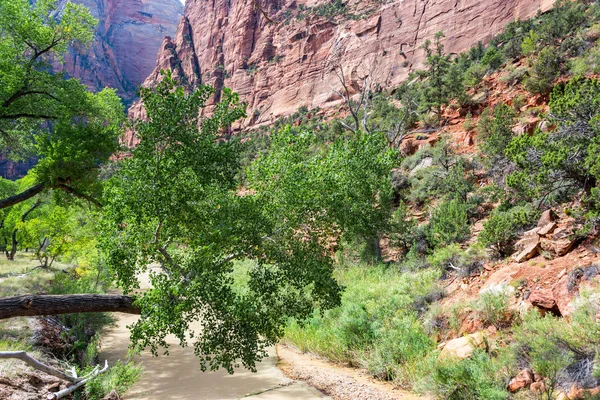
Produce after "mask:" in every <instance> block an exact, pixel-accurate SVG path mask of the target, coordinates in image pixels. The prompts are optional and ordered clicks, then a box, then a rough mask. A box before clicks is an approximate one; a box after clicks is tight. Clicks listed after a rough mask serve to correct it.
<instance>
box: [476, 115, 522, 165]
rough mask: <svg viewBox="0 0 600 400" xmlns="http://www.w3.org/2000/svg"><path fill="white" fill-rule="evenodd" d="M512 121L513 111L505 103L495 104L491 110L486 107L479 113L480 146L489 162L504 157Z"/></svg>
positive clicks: (510, 135) (493, 162)
mask: <svg viewBox="0 0 600 400" xmlns="http://www.w3.org/2000/svg"><path fill="white" fill-rule="evenodd" d="M514 121H515V113H514V111H513V110H511V109H510V107H509V106H507V105H506V104H499V105H497V106H496V107H495V108H494V110H493V111H491V110H490V109H489V108H486V109H485V111H484V112H483V114H482V115H481V118H480V119H479V123H478V125H477V128H478V130H479V133H480V135H481V139H482V143H481V145H480V148H481V151H482V153H483V154H484V155H485V156H486V157H487V158H488V160H489V162H490V163H492V164H495V163H497V162H498V158H503V159H505V158H506V157H505V156H504V150H505V149H506V146H507V145H508V143H510V141H511V139H512V136H513V132H512V126H513V124H514ZM490 166H491V165H488V167H490Z"/></svg>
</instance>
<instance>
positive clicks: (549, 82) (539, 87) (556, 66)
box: [524, 46, 562, 94]
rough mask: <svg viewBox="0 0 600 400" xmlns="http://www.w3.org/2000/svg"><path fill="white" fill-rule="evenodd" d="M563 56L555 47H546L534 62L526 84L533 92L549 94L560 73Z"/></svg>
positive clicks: (526, 87)
mask: <svg viewBox="0 0 600 400" xmlns="http://www.w3.org/2000/svg"><path fill="white" fill-rule="evenodd" d="M561 63H562V57H561V55H560V53H559V52H558V50H556V48H554V47H551V46H549V47H545V48H544V49H543V50H542V51H540V54H539V55H538V58H537V59H536V60H535V62H534V63H533V66H532V67H531V70H530V71H529V77H528V78H527V79H526V80H525V82H524V86H525V89H527V90H528V91H529V92H531V93H533V94H547V93H548V92H550V90H551V89H552V87H553V86H554V81H555V80H556V78H558V76H559V75H560V68H561Z"/></svg>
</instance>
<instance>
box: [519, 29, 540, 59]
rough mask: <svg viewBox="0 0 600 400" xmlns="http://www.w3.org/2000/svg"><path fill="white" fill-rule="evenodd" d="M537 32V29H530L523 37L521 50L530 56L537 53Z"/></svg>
mask: <svg viewBox="0 0 600 400" xmlns="http://www.w3.org/2000/svg"><path fill="white" fill-rule="evenodd" d="M537 41H538V39H537V34H536V33H535V31H533V30H531V31H529V35H527V36H525V38H523V42H522V43H521V50H522V52H523V54H524V55H525V56H530V55H532V54H533V53H535V50H536V47H537Z"/></svg>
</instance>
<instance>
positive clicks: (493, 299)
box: [475, 290, 512, 329]
mask: <svg viewBox="0 0 600 400" xmlns="http://www.w3.org/2000/svg"><path fill="white" fill-rule="evenodd" d="M509 303H510V294H509V292H508V290H488V291H486V292H484V293H481V294H480V295H479V299H477V302H476V303H475V309H476V311H477V313H478V314H479V318H480V319H481V322H483V323H484V324H489V325H494V326H495V327H496V328H499V329H500V328H503V327H506V326H508V325H510V322H511V318H512V313H511V311H510V310H509V309H508V306H509Z"/></svg>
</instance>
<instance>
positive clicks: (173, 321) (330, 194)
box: [100, 74, 390, 372]
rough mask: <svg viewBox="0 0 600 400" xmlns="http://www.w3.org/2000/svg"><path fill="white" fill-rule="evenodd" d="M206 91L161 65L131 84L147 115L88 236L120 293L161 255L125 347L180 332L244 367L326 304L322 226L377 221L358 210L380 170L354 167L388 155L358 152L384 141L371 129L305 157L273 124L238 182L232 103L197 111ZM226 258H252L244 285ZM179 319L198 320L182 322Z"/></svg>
mask: <svg viewBox="0 0 600 400" xmlns="http://www.w3.org/2000/svg"><path fill="white" fill-rule="evenodd" d="M213 93H214V90H213V89H212V88H210V87H208V86H201V87H200V88H198V89H197V90H196V91H193V92H191V93H186V92H185V91H184V89H183V88H182V87H179V86H177V85H176V83H175V82H174V80H173V79H172V78H171V77H170V76H169V75H168V74H167V75H166V76H165V77H164V79H163V80H162V82H161V83H160V84H159V85H158V86H157V87H156V88H153V89H150V88H145V89H142V90H141V96H142V100H143V102H144V106H145V109H146V113H147V120H145V121H137V122H136V123H135V131H136V134H137V137H138V138H139V140H140V142H139V145H138V146H137V147H136V148H135V149H132V150H131V156H130V157H128V158H126V159H125V160H123V161H121V162H120V163H119V168H118V169H117V171H116V172H115V174H114V176H113V177H112V178H111V179H110V181H109V183H108V185H107V189H106V205H105V207H104V208H103V210H102V214H103V216H102V220H101V231H102V234H101V237H100V244H101V248H102V249H103V251H104V254H105V260H106V262H107V264H108V265H109V266H110V268H111V269H112V270H113V272H114V274H115V277H116V279H117V282H118V283H119V284H120V285H121V286H122V287H123V289H124V290H125V291H126V292H129V293H131V291H132V290H133V289H135V288H136V287H137V285H138V280H137V276H138V274H139V273H140V272H142V271H144V270H147V268H148V267H147V266H148V265H151V264H152V263H157V264H159V265H160V270H159V271H151V272H150V278H151V281H152V289H150V290H147V291H145V292H144V293H143V294H137V295H136V296H137V304H138V305H139V306H140V307H141V317H140V319H139V321H138V322H136V323H135V324H134V325H133V327H132V341H133V343H134V344H135V345H136V347H137V348H149V349H150V350H152V351H153V352H154V353H157V352H158V351H159V349H160V348H163V347H167V343H166V341H165V339H166V337H167V335H174V336H175V337H177V338H178V339H179V341H180V343H181V344H182V345H187V344H188V343H190V342H193V346H194V350H195V353H196V354H197V355H198V357H199V358H200V361H201V365H202V367H203V368H211V369H216V368H219V367H223V368H226V369H228V370H229V371H230V372H231V371H232V370H233V367H234V366H236V365H237V364H241V365H243V366H245V367H247V368H251V369H253V368H254V366H255V362H256V361H257V360H258V359H260V358H261V357H262V356H264V355H265V354H266V353H265V349H266V347H267V346H270V345H272V344H273V343H274V342H275V341H276V340H277V339H278V338H279V337H280V336H281V334H282V333H283V326H284V324H285V322H286V321H287V318H288V317H290V316H292V317H295V318H298V319H304V318H305V317H307V316H308V315H310V314H311V313H312V311H313V309H314V308H315V307H319V308H320V309H327V308H330V307H332V306H334V305H337V304H339V300H340V288H339V286H338V285H337V283H336V281H335V280H334V279H333V278H332V276H331V274H332V271H333V260H334V258H333V254H332V252H331V251H330V247H329V244H330V238H331V236H330V233H331V231H332V230H333V229H337V230H339V232H340V234H341V235H345V234H354V235H358V234H364V235H371V234H372V231H373V229H374V227H375V226H377V224H378V220H376V221H372V220H371V219H369V218H367V217H368V216H369V215H371V214H374V215H375V217H374V218H375V219H376V217H377V216H378V215H379V214H382V212H381V211H380V210H379V208H378V205H379V204H381V206H382V207H384V208H387V205H386V203H385V200H386V197H387V196H388V195H389V194H388V193H387V192H386V190H388V189H389V185H390V183H389V178H388V179H387V185H388V186H384V187H381V186H380V185H381V183H380V182H383V181H384V179H383V178H380V179H379V180H375V179H372V180H371V181H368V180H367V181H362V180H361V179H362V177H364V176H365V174H366V172H364V170H365V169H366V170H367V171H373V170H374V169H375V170H376V171H378V168H383V166H381V164H382V163H384V166H386V169H385V170H382V171H383V172H385V171H387V172H388V173H389V168H390V167H389V165H388V164H385V160H387V158H385V156H383V157H384V158H383V159H382V160H383V161H382V162H379V161H377V159H373V158H372V157H371V156H373V155H374V153H375V151H381V149H382V148H383V149H387V143H386V141H385V139H384V138H383V136H382V135H365V136H360V139H359V140H355V141H350V140H349V141H348V142H345V143H344V142H340V143H337V144H334V145H333V146H332V147H331V149H329V150H327V152H326V154H327V157H324V158H323V157H322V156H320V154H321V153H320V152H319V150H318V149H317V150H316V153H313V154H315V155H314V158H312V157H309V158H308V159H307V158H306V155H307V154H306V150H307V147H306V146H304V143H305V141H306V140H307V139H305V136H306V135H300V136H298V137H295V138H294V139H293V140H291V141H290V140H289V139H290V136H289V131H287V130H285V129H284V130H283V133H282V134H281V135H280V136H277V137H275V138H273V145H272V151H271V152H269V153H268V154H267V155H265V156H264V157H261V159H260V160H259V161H258V164H256V165H255V166H254V167H253V169H252V171H251V173H250V174H249V181H250V183H251V184H250V187H251V189H252V190H251V191H250V192H249V193H246V194H241V193H238V185H239V183H240V182H239V181H238V180H237V179H236V176H237V169H238V165H239V162H238V156H239V149H238V146H237V143H236V142H235V141H227V140H223V137H222V136H221V135H220V133H221V132H223V130H224V129H226V128H228V127H229V126H230V125H231V124H232V123H233V122H234V121H236V120H237V119H239V118H240V117H242V116H244V105H242V104H240V103H239V100H238V97H237V95H235V94H234V93H232V92H231V91H229V90H223V92H222V93H221V101H220V102H219V103H218V104H217V105H216V106H215V108H214V109H213V112H212V114H211V116H209V117H204V116H201V112H200V111H201V110H202V109H203V108H204V107H205V105H206V102H207V100H208V99H209V97H210V96H211V95H212V94H213ZM286 132H287V134H286ZM286 135H287V136H286ZM313 151H314V150H313ZM372 165H375V166H372ZM309 167H315V169H314V170H313V169H312V168H309ZM378 172H379V171H378ZM306 175H308V177H307V176H306ZM386 178H387V176H386ZM307 179H308V181H307ZM312 184H314V185H312ZM328 185H331V187H328ZM317 189H318V190H317ZM319 192H322V193H319ZM365 199H368V200H365ZM367 206H368V207H367ZM332 221H335V224H332V223H331V222H332ZM236 260H246V261H247V260H250V261H251V264H252V266H251V267H250V268H249V270H248V271H247V272H246V273H244V276H245V282H247V285H246V286H245V289H244V290H238V289H237V286H236V285H235V281H234V274H233V271H234V267H235V264H234V262H235V261H236ZM192 323H197V324H199V325H200V326H201V328H200V329H198V330H195V331H194V334H192V335H191V334H190V332H189V328H190V324H192Z"/></svg>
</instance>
